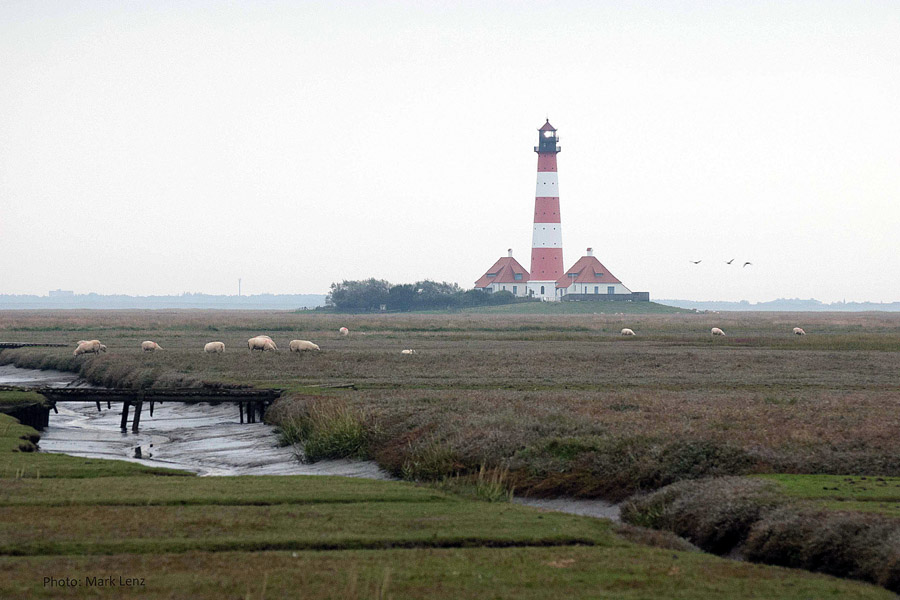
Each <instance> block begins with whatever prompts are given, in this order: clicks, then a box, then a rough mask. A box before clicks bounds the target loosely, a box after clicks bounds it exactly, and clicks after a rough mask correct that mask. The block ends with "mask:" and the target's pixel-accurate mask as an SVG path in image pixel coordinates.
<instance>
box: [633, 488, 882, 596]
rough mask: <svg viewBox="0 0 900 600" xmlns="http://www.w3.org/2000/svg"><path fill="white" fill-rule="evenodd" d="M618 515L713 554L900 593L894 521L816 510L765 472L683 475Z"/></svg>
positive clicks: (874, 514) (836, 511) (875, 514)
mask: <svg viewBox="0 0 900 600" xmlns="http://www.w3.org/2000/svg"><path fill="white" fill-rule="evenodd" d="M622 519H623V520H624V521H626V522H628V523H630V524H633V525H638V526H643V527H651V528H654V529H664V530H668V531H671V532H673V533H675V534H676V535H679V536H682V537H684V538H686V539H687V540H689V541H690V542H692V543H694V544H696V545H697V546H699V547H700V548H703V549H704V550H707V551H710V552H715V553H717V554H726V553H729V552H732V551H736V552H738V553H739V554H740V555H742V556H744V557H746V558H747V559H748V560H751V561H754V562H762V563H767V564H774V565H780V566H786V567H793V568H801V569H807V570H810V571H817V572H821V573H827V574H830V575H836V576H838V577H850V578H853V579H861V580H864V581H870V582H873V583H876V584H878V585H881V586H883V587H886V588H887V589H889V590H892V591H894V592H900V571H898V567H900V520H897V519H895V518H891V517H889V516H885V515H883V514H877V513H862V512H843V511H840V510H815V509H811V508H809V507H808V505H807V504H804V503H802V502H799V501H797V500H796V498H792V497H791V496H789V495H787V494H784V493H782V492H781V490H780V489H779V487H778V486H777V485H776V482H774V481H770V480H766V479H756V478H739V477H726V478H717V479H709V480H703V481H693V482H681V483H677V484H673V485H670V486H667V487H665V488H662V489H660V490H657V491H656V492H653V493H650V494H647V495H645V496H642V497H638V498H634V499H631V500H629V501H628V502H626V503H625V504H624V505H623V507H622Z"/></svg>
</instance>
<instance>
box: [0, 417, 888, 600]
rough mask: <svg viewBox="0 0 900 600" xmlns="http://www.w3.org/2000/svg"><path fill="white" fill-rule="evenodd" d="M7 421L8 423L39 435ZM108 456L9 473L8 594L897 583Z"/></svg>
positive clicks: (2, 491)
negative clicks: (63, 472)
mask: <svg viewBox="0 0 900 600" xmlns="http://www.w3.org/2000/svg"><path fill="white" fill-rule="evenodd" d="M3 417H4V418H6V419H9V417H5V416H3ZM6 425H7V428H6V432H7V437H10V436H14V435H15V434H19V433H23V434H25V435H28V436H31V437H34V436H36V432H34V431H33V430H32V431H30V432H29V431H25V430H26V429H27V428H24V427H22V426H16V425H14V424H12V425H11V424H9V423H6ZM19 428H21V429H19ZM0 455H3V457H4V459H6V460H10V461H11V462H13V463H16V461H18V460H19V459H21V458H23V457H25V456H28V454H26V453H22V452H14V451H13V450H12V449H11V448H8V447H3V448H0ZM60 458H64V459H65V458H72V457H60ZM73 460H78V459H73ZM102 462H103V461H93V462H92V463H91V464H83V465H81V470H80V472H79V478H63V477H57V478H53V479H46V478H41V479H38V478H19V477H9V476H6V477H0V597H2V598H56V597H60V596H63V597H72V598H96V597H103V598H132V597H133V598H182V597H190V598H198V599H205V598H209V599H218V598H223V597H238V598H251V599H255V598H260V599H262V598H283V597H310V598H342V599H354V598H372V597H378V598H448V599H450V598H484V597H486V596H489V597H493V598H545V597H547V595H548V594H554V595H563V596H564V597H567V598H633V599H650V598H663V597H665V598H708V597H713V596H714V597H728V598H748V599H749V598H797V599H800V598H811V597H812V598H821V597H832V596H833V597H842V598H860V599H869V598H871V599H876V598H879V599H880V598H889V597H890V594H889V593H888V592H887V591H886V590H883V589H880V588H877V587H873V586H868V585H865V584H861V583H855V582H848V581H842V580H838V579H832V578H828V577H823V576H816V575H812V574H808V573H804V572H802V571H796V570H789V569H780V568H775V567H763V566H758V565H751V564H746V563H735V562H733V561H728V560H723V559H719V558H715V557H712V556H710V555H705V554H702V553H697V552H684V551H680V550H673V549H662V548H652V547H648V546H644V545H639V544H635V543H633V542H629V541H627V540H626V539H625V538H623V537H621V536H619V535H617V533H616V532H617V531H618V530H617V529H616V528H614V527H613V526H612V524H611V523H610V522H608V521H601V520H597V519H591V518H587V517H575V516H571V515H564V514H560V513H547V512H541V511H537V510H533V509H529V508H525V507H520V506H516V505H512V504H507V503H486V502H477V501H473V500H466V499H462V498H460V497H457V496H454V495H451V494H447V493H443V492H440V491H437V490H435V489H434V488H430V487H421V486H416V485H413V484H410V483H403V482H386V481H368V480H358V479H345V478H336V477H302V476H291V477H252V476H245V477H221V478H200V477H166V476H162V475H160V474H153V473H150V472H147V471H143V472H135V473H131V474H128V475H125V476H122V475H117V476H110V474H111V470H110V469H109V468H104V467H103V465H102V464H100V463H102ZM112 463H113V464H116V463H115V461H112ZM61 582H64V583H61Z"/></svg>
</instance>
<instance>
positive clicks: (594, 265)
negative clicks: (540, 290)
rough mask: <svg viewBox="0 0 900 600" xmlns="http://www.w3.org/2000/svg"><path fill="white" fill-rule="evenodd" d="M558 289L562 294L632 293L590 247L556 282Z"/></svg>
mask: <svg viewBox="0 0 900 600" xmlns="http://www.w3.org/2000/svg"><path fill="white" fill-rule="evenodd" d="M556 289H557V290H559V292H560V295H561V296H566V295H570V294H590V295H594V294H597V295H599V294H605V295H613V294H631V290H629V289H628V288H627V287H625V285H624V284H623V283H622V282H621V281H619V280H618V279H617V278H616V276H615V275H613V274H612V273H610V272H609V269H607V268H606V267H604V266H603V264H602V263H601V262H600V261H599V260H597V259H596V258H595V257H594V249H593V248H588V249H587V254H586V255H585V256H582V257H581V258H579V259H578V262H576V263H575V264H574V265H572V268H571V269H569V270H568V271H566V274H565V275H563V276H562V277H560V278H559V280H558V281H557V282H556Z"/></svg>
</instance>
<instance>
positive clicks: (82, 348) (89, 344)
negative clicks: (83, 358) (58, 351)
mask: <svg viewBox="0 0 900 600" xmlns="http://www.w3.org/2000/svg"><path fill="white" fill-rule="evenodd" d="M104 348H105V346H103V344H101V343H100V341H99V340H79V342H78V346H77V347H76V348H75V352H73V353H72V356H80V355H82V354H98V353H100V352H104V351H105V350H104Z"/></svg>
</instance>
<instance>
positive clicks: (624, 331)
mask: <svg viewBox="0 0 900 600" xmlns="http://www.w3.org/2000/svg"><path fill="white" fill-rule="evenodd" d="M622 335H634V331H633V330H631V329H628V328H627V327H626V328H625V329H623V330H622Z"/></svg>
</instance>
